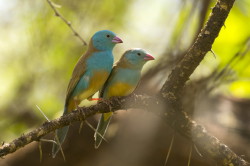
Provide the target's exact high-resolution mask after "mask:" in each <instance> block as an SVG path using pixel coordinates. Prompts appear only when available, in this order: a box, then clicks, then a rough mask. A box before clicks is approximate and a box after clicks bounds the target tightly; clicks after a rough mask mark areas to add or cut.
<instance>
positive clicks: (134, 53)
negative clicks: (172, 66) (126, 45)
mask: <svg viewBox="0 0 250 166" xmlns="http://www.w3.org/2000/svg"><path fill="white" fill-rule="evenodd" d="M149 60H154V57H152V56H151V55H150V54H148V53H147V52H146V51H145V50H143V49H139V48H135V49H130V50H127V51H126V52H125V53H124V54H123V55H122V57H121V58H120V60H119V61H118V62H117V63H116V64H115V65H114V67H113V69H112V71H111V74H110V76H109V78H108V80H107V81H106V83H105V84H104V86H103V88H102V90H101V91H100V94H99V97H100V98H104V99H107V98H110V97H114V96H127V95H129V94H131V93H132V92H133V91H134V90H135V88H136V87H137V84H138V82H139V80H140V77H141V70H142V67H143V66H144V64H145V63H146V62H147V61H149ZM112 115H113V113H111V112H110V113H104V114H102V115H101V118H100V120H99V123H98V126H97V129H96V132H95V135H94V137H95V148H98V147H99V146H100V144H101V142H102V138H103V137H104V135H105V133H106V130H107V128H108V125H109V122H110V120H111V117H112Z"/></svg>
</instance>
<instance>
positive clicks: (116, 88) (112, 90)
mask: <svg viewBox="0 0 250 166" xmlns="http://www.w3.org/2000/svg"><path fill="white" fill-rule="evenodd" d="M134 89H135V86H133V85H130V84H127V83H123V82H117V83H115V84H113V85H112V86H110V87H109V88H108V89H107V92H106V93H105V96H104V97H105V98H109V97H112V96H127V95H129V94H131V93H132V92H133V91H134Z"/></svg>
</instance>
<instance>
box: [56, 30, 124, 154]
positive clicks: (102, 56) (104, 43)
mask: <svg viewBox="0 0 250 166" xmlns="http://www.w3.org/2000/svg"><path fill="white" fill-rule="evenodd" d="M117 43H122V40H121V39H120V38H119V37H117V36H116V35H115V33H113V32H111V31H108V30H102V31H98V32H96V33H95V34H94V35H93V37H92V38H91V40H90V42H89V46H88V50H87V52H86V53H85V54H84V55H83V56H81V58H80V59H79V60H78V62H77V64H76V66H75V68H74V70H73V74H72V77H71V79H70V82H69V85H68V89H67V94H66V100H65V105H64V112H63V115H65V114H67V113H69V112H71V111H73V110H74V109H76V108H77V106H78V105H79V104H80V103H81V101H82V100H85V99H89V98H91V97H92V96H93V95H94V94H95V93H96V92H97V91H99V90H100V89H101V88H102V86H103V85H104V83H105V81H106V80H107V79H108V77H109V74H110V72H111V70H112V66H113V62H114V57H113V54H112V50H113V48H114V46H115V45H116V44H117ZM68 129H69V126H66V127H63V128H61V129H58V130H56V135H57V138H58V139H57V138H55V140H56V142H57V140H59V143H60V144H62V143H63V142H64V140H65V137H66V135H67V132H68ZM59 150H60V146H59V145H56V144H53V148H52V156H53V158H54V157H55V156H56V154H57V152H58V151H59Z"/></svg>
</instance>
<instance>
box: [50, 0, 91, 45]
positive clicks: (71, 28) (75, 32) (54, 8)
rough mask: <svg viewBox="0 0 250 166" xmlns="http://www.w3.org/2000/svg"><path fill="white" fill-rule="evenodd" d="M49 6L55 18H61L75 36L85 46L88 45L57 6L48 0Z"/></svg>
mask: <svg viewBox="0 0 250 166" xmlns="http://www.w3.org/2000/svg"><path fill="white" fill-rule="evenodd" d="M47 2H48V4H49V5H50V7H51V8H52V10H53V11H54V13H55V16H57V17H59V18H61V20H62V21H63V22H64V23H65V24H66V25H67V26H68V27H69V28H70V30H71V31H72V32H73V34H74V35H75V36H76V37H77V38H78V39H80V40H81V42H82V43H83V45H85V46H86V45H87V43H86V42H85V40H84V39H83V38H82V37H81V35H79V33H78V32H77V31H76V30H75V29H74V28H73V26H72V24H71V22H70V21H68V20H67V19H66V18H64V17H63V15H62V14H61V13H60V12H59V11H57V10H56V7H57V5H56V4H55V3H54V2H52V1H51V0H47Z"/></svg>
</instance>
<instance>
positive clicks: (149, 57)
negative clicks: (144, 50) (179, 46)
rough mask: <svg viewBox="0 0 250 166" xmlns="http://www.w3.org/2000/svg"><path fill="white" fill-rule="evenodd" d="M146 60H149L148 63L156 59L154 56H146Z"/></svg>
mask: <svg viewBox="0 0 250 166" xmlns="http://www.w3.org/2000/svg"><path fill="white" fill-rule="evenodd" d="M144 59H145V60H147V61H150V60H154V59H155V58H154V57H153V56H152V55H149V54H146V56H145V57H144Z"/></svg>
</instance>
